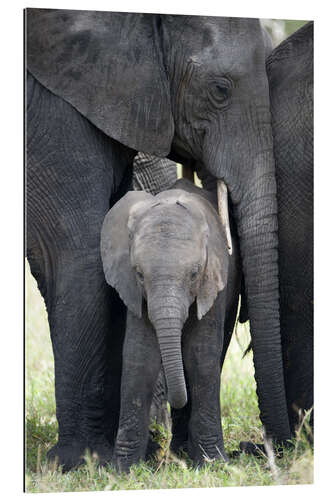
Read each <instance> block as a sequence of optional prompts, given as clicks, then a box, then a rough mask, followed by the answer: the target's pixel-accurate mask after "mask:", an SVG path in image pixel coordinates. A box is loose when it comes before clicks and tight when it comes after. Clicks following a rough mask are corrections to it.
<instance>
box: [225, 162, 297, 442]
mask: <svg viewBox="0 0 333 500" xmlns="http://www.w3.org/2000/svg"><path fill="white" fill-rule="evenodd" d="M258 160H259V162H260V163H261V164H262V165H261V166H262V167H263V163H265V165H264V168H263V170H262V172H261V174H260V175H258V174H257V175H255V176H254V178H253V182H252V183H250V184H249V186H248V188H247V192H246V194H245V196H243V197H242V199H241V201H240V202H239V204H238V205H237V206H236V210H235V215H236V219H237V228H238V234H239V238H240V248H241V256H242V264H243V272H244V276H245V288H246V295H247V302H248V310H249V317H250V328H251V337H252V345H253V355H254V366H255V378H256V382H257V394H258V400H259V408H260V417H261V420H262V423H263V425H264V427H265V430H266V433H267V434H268V435H269V436H271V437H273V438H274V439H276V440H277V441H283V440H285V439H288V438H289V437H290V428H289V421H288V414H287V407H286V398H285V389H284V378H283V365H282V352H281V337H280V318H279V291H278V290H279V285H278V239H277V202H276V183H275V175H274V164H273V158H272V155H271V154H270V153H268V152H265V153H262V154H261V155H259V157H258ZM251 184H252V185H251Z"/></svg>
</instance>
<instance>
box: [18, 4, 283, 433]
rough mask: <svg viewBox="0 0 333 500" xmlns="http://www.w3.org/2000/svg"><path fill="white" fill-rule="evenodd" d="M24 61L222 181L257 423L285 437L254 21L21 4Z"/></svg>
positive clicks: (100, 112)
mask: <svg viewBox="0 0 333 500" xmlns="http://www.w3.org/2000/svg"><path fill="white" fill-rule="evenodd" d="M27 28H28V33H27V35H28V36H27V41H28V42H27V49H28V69H29V71H31V72H32V73H33V75H34V76H35V77H36V78H37V79H38V80H39V81H40V82H41V83H42V84H43V85H45V86H46V87H47V88H49V89H50V90H51V91H52V92H54V93H55V94H57V95H59V96H61V97H62V98H64V99H65V100H67V101H68V102H69V103H71V104H72V105H73V106H74V107H75V108H77V109H78V110H79V111H80V112H81V113H82V114H83V115H84V116H86V117H87V118H88V119H89V120H90V121H91V122H93V123H94V124H95V125H96V126H97V127H99V128H100V129H101V130H102V131H104V132H105V133H106V134H107V135H109V136H110V137H112V138H114V139H116V140H117V141H119V142H121V143H123V144H124V145H126V146H128V147H130V148H133V149H135V150H139V151H144V152H147V153H152V154H156V155H158V156H167V155H168V154H169V153H170V151H172V152H176V153H177V154H178V155H180V156H181V157H182V158H184V159H186V158H189V159H194V160H198V161H200V162H201V163H203V164H204V166H205V168H206V169H207V170H208V171H209V172H210V174H212V175H213V176H214V177H216V178H217V179H221V180H224V182H225V184H226V185H227V187H228V190H229V193H230V195H231V199H232V202H233V205H234V212H235V216H236V221H237V227H238V234H239V238H240V246H241V255H242V263H243V270H244V274H245V281H246V293H247V300H248V309H249V315H250V322H251V333H252V343H253V351H254V362H255V370H256V380H257V392H258V396H259V406H260V410H261V419H262V421H263V423H264V425H265V427H266V431H267V432H268V434H270V435H272V436H273V437H275V438H277V439H284V438H288V437H289V435H290V431H289V423H288V417H287V411H286V403H285V394H284V383H283V372H282V359H281V345H280V331H279V299H278V267H277V233H276V231H277V219H276V199H275V195H276V186H275V178H274V161H273V146H272V137H271V125H270V111H269V91H268V84H267V78H266V73H265V46H264V36H263V33H262V31H261V28H260V24H259V21H258V20H255V19H237V18H218V17H201V16H169V15H146V14H119V13H111V12H84V11H64V10H60V11H48V10H40V9H29V10H28V22H27Z"/></svg>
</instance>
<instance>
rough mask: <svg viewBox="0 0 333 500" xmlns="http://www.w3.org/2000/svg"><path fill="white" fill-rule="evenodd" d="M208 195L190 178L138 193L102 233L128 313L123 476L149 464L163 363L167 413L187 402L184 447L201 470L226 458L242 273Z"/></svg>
mask: <svg viewBox="0 0 333 500" xmlns="http://www.w3.org/2000/svg"><path fill="white" fill-rule="evenodd" d="M209 198H211V196H210V195H209V193H207V192H205V191H203V190H202V189H199V188H197V187H196V186H194V185H193V184H191V183H190V182H189V181H185V180H181V181H178V182H177V183H176V184H175V186H174V189H171V190H169V191H165V192H163V193H161V194H159V195H157V196H155V197H154V196H151V195H149V194H147V193H144V192H133V191H132V192H129V193H127V195H125V196H124V197H123V198H122V199H121V200H120V201H119V202H118V203H117V204H116V205H114V207H112V209H111V210H110V211H109V213H108V214H107V216H106V217H105V220H104V223H103V226H102V232H101V255H102V261H103V267H104V272H105V277H106V280H107V282H108V283H109V284H110V285H112V286H114V287H115V288H116V290H117V291H118V292H119V294H120V296H121V297H122V299H123V300H124V302H125V304H126V305H127V307H128V314H127V327H126V336H125V342H124V351H123V371H122V381H121V410H120V421H119V428H118V434H117V439H116V446H115V457H114V462H115V464H116V466H117V468H118V470H120V471H128V470H129V467H130V466H131V465H133V464H135V463H137V462H138V461H139V460H140V459H144V458H145V455H146V447H147V441H148V427H149V413H150V405H151V401H152V397H153V389H154V385H155V383H156V380H157V377H158V373H159V371H160V367H161V362H162V366H163V371H164V374H165V379H166V385H167V394H168V401H169V403H170V405H171V407H172V408H173V409H180V408H183V407H184V406H185V405H187V410H186V412H187V413H188V421H187V428H186V429H185V428H184V426H183V427H182V429H181V431H182V433H183V439H184V435H186V437H187V439H186V440H184V441H183V442H182V443H181V444H182V447H183V448H186V449H187V451H188V453H189V456H190V458H192V459H193V460H194V461H195V463H197V464H199V463H202V462H203V461H204V457H205V456H206V457H208V458H210V459H216V458H217V459H222V460H227V456H226V454H225V451H224V445H223V437H222V428H221V414H220V373H221V366H222V361H223V359H222V357H223V358H224V353H225V350H226V349H225V350H224V344H227V343H229V340H230V336H231V332H232V329H233V325H234V322H235V318H236V312H237V304H238V297H239V289H240V269H239V255H238V248H237V244H236V242H235V241H234V250H233V254H232V256H230V255H229V253H228V249H227V241H226V236H225V232H224V229H223V226H222V224H221V221H220V219H219V216H218V214H217V211H216V209H214V206H213V205H212V204H211V203H210V201H208V200H209ZM115 235H116V238H115ZM224 327H226V330H227V331H226V335H225V336H224ZM226 347H227V346H226ZM177 427H178V429H177ZM173 430H174V432H175V436H174V440H173V443H172V448H173V449H174V448H175V447H178V449H179V447H180V443H179V441H178V438H179V424H178V422H177V420H176V421H174V429H173ZM177 431H178V435H177Z"/></svg>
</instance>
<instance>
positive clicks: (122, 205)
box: [101, 191, 154, 318]
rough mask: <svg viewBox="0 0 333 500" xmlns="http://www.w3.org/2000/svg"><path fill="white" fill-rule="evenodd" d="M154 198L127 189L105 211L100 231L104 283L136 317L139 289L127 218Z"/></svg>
mask: <svg viewBox="0 0 333 500" xmlns="http://www.w3.org/2000/svg"><path fill="white" fill-rule="evenodd" d="M153 203H154V197H153V196H152V195H151V194H149V193H146V192H144V191H129V192H128V193H127V194H126V195H125V196H124V197H123V198H121V199H120V200H119V201H118V202H117V203H116V204H115V205H114V206H113V207H112V208H111V210H109V212H108V213H107V214H106V216H105V219H104V222H103V225H102V231H101V256H102V262H103V269H104V274H105V279H106V281H107V283H108V284H109V285H111V286H113V287H114V288H115V289H116V290H117V292H118V293H119V296H120V297H121V299H122V300H123V301H124V303H125V304H126V306H127V307H128V308H129V309H130V310H131V311H132V312H133V313H134V314H135V315H136V316H138V317H139V318H141V315H142V292H141V288H140V287H139V285H138V283H137V280H136V275H135V271H134V269H133V268H132V266H131V261H130V251H129V248H130V241H129V227H128V225H129V219H133V216H134V215H135V214H136V213H138V212H140V213H141V212H144V210H145V209H148V208H149V207H150V206H151V205H152V204H153Z"/></svg>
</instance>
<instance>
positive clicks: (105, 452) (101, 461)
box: [89, 440, 113, 466]
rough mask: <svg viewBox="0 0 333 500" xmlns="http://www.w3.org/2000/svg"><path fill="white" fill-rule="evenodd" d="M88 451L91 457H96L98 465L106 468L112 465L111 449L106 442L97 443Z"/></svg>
mask: <svg viewBox="0 0 333 500" xmlns="http://www.w3.org/2000/svg"><path fill="white" fill-rule="evenodd" d="M89 449H90V452H91V454H92V455H93V456H95V455H96V457H97V463H98V465H102V466H108V465H111V464H112V458H113V448H112V447H111V446H110V444H109V443H108V441H106V440H105V442H101V443H97V444H95V445H93V446H91V447H89Z"/></svg>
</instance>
